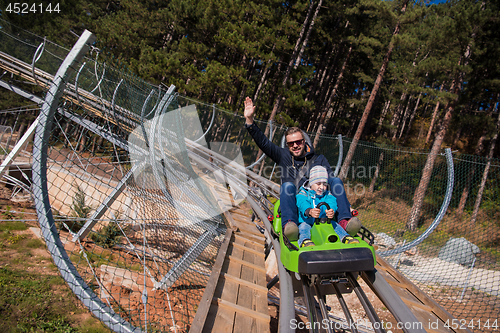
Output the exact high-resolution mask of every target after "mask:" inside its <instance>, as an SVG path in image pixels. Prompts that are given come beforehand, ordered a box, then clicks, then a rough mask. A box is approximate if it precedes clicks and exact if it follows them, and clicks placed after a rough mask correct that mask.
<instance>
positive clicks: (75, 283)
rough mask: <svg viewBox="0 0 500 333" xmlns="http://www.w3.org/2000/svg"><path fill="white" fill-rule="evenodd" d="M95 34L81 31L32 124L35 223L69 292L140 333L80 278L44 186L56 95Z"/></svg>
mask: <svg viewBox="0 0 500 333" xmlns="http://www.w3.org/2000/svg"><path fill="white" fill-rule="evenodd" d="M94 40H95V37H94V36H93V35H92V33H90V32H89V31H88V30H85V31H84V32H83V33H82V35H81V37H80V39H79V40H78V41H77V43H76V44H75V46H74V47H73V49H72V50H71V51H70V53H69V54H68V55H67V56H66V59H65V60H64V61H63V63H62V65H61V66H60V67H59V69H58V71H57V73H56V75H55V76H54V80H53V82H52V83H51V85H50V88H49V91H48V92H47V94H46V96H45V100H44V102H43V105H42V108H41V111H40V115H39V116H38V118H37V119H39V125H38V126H37V127H36V134H35V137H34V142H33V167H32V168H33V169H32V179H33V196H34V198H35V207H36V211H37V215H38V223H39V224H40V229H41V231H42V234H43V237H44V239H45V242H46V245H47V248H48V250H49V252H50V253H51V255H52V258H53V259H54V263H55V265H56V266H57V267H58V269H59V272H60V273H61V275H62V277H63V278H64V280H65V281H66V282H67V283H68V286H69V287H70V288H71V290H72V291H73V293H74V294H75V295H76V296H77V297H78V298H79V299H80V300H81V301H82V303H83V304H84V305H85V306H86V307H87V308H88V309H89V310H90V311H91V312H92V313H93V315H94V316H96V317H97V318H98V319H100V320H101V321H103V322H104V323H105V324H106V325H107V326H108V327H109V328H110V329H111V330H114V331H120V332H142V330H141V328H137V327H133V326H132V325H131V324H130V323H128V322H127V321H126V320H125V319H124V318H122V317H121V316H120V315H119V314H118V313H116V312H115V311H113V309H111V308H110V307H108V305H107V304H106V303H104V302H103V301H102V300H101V299H100V298H99V297H98V296H97V295H96V294H95V293H94V291H93V290H92V288H90V287H89V286H88V284H87V283H86V282H85V280H84V279H83V278H82V276H81V275H80V273H79V272H78V270H77V269H76V267H75V266H74V264H73V262H72V261H71V259H70V258H69V256H68V253H67V252H66V250H65V249H64V245H63V244H62V242H61V239H60V237H59V232H58V230H57V228H56V226H55V221H54V216H53V214H52V207H51V204H50V201H49V195H48V187H47V159H48V153H47V149H48V141H49V136H50V134H51V133H50V129H51V127H52V126H51V125H52V122H53V118H54V113H55V111H56V109H57V106H58V101H59V98H60V95H61V94H62V92H63V91H64V88H65V82H64V80H63V78H64V77H66V74H67V73H68V72H70V71H71V68H72V66H73V65H74V63H75V62H76V61H79V60H81V58H82V57H83V54H84V53H85V52H86V51H87V44H88V43H92V42H93V41H94Z"/></svg>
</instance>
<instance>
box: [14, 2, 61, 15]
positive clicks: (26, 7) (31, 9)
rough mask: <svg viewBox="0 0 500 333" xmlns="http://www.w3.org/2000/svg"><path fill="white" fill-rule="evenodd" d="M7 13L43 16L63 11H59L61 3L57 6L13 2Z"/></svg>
mask: <svg viewBox="0 0 500 333" xmlns="http://www.w3.org/2000/svg"><path fill="white" fill-rule="evenodd" d="M5 11H6V12H7V13H14V14H42V13H59V12H60V11H61V10H60V9H59V3H56V4H52V3H48V4H43V3H34V4H31V5H30V4H28V3H26V2H13V3H9V4H8V5H7V8H5Z"/></svg>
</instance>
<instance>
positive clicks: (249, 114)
mask: <svg viewBox="0 0 500 333" xmlns="http://www.w3.org/2000/svg"><path fill="white" fill-rule="evenodd" d="M254 112H255V106H254V105H253V101H252V99H251V98H250V97H247V98H245V112H244V113H243V116H245V119H246V123H247V125H251V124H253V114H254Z"/></svg>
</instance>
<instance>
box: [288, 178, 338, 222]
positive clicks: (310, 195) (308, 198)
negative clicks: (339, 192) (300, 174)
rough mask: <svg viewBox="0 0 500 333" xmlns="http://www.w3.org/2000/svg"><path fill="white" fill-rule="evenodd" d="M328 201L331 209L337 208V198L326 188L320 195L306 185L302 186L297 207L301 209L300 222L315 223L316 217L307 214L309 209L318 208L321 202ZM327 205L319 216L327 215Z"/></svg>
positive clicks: (322, 208)
mask: <svg viewBox="0 0 500 333" xmlns="http://www.w3.org/2000/svg"><path fill="white" fill-rule="evenodd" d="M321 202H326V203H327V204H328V205H329V206H330V208H331V209H333V210H334V211H336V210H337V199H335V197H334V196H333V195H332V194H331V193H330V191H328V190H326V191H325V192H324V193H323V194H322V195H321V196H318V195H317V194H316V192H314V191H313V190H311V189H309V188H305V187H304V186H301V187H300V191H299V194H297V208H298V209H299V223H302V222H307V223H308V224H310V225H313V224H314V217H312V216H309V215H307V213H308V212H309V209H312V208H316V206H317V205H318V204H319V203H321ZM325 212H326V207H325V206H322V207H321V213H320V214H319V217H320V218H321V217H326V213H325Z"/></svg>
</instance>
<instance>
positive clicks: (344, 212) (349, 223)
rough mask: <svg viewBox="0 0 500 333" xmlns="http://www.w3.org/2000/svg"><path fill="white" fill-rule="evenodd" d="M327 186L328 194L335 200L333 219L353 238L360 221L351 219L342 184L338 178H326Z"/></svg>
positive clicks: (349, 206) (359, 226) (354, 218)
mask: <svg viewBox="0 0 500 333" xmlns="http://www.w3.org/2000/svg"><path fill="white" fill-rule="evenodd" d="M328 185H330V192H331V193H332V194H333V196H334V197H335V199H337V211H336V212H335V218H336V220H337V221H338V222H337V223H338V224H340V225H341V226H342V228H344V229H345V231H347V233H348V234H349V235H351V236H355V235H356V234H357V233H358V231H359V229H360V228H361V221H360V220H359V219H358V218H357V217H352V214H351V204H350V203H349V200H347V195H346V193H345V189H344V183H343V182H342V180H340V178H337V177H331V178H328Z"/></svg>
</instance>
